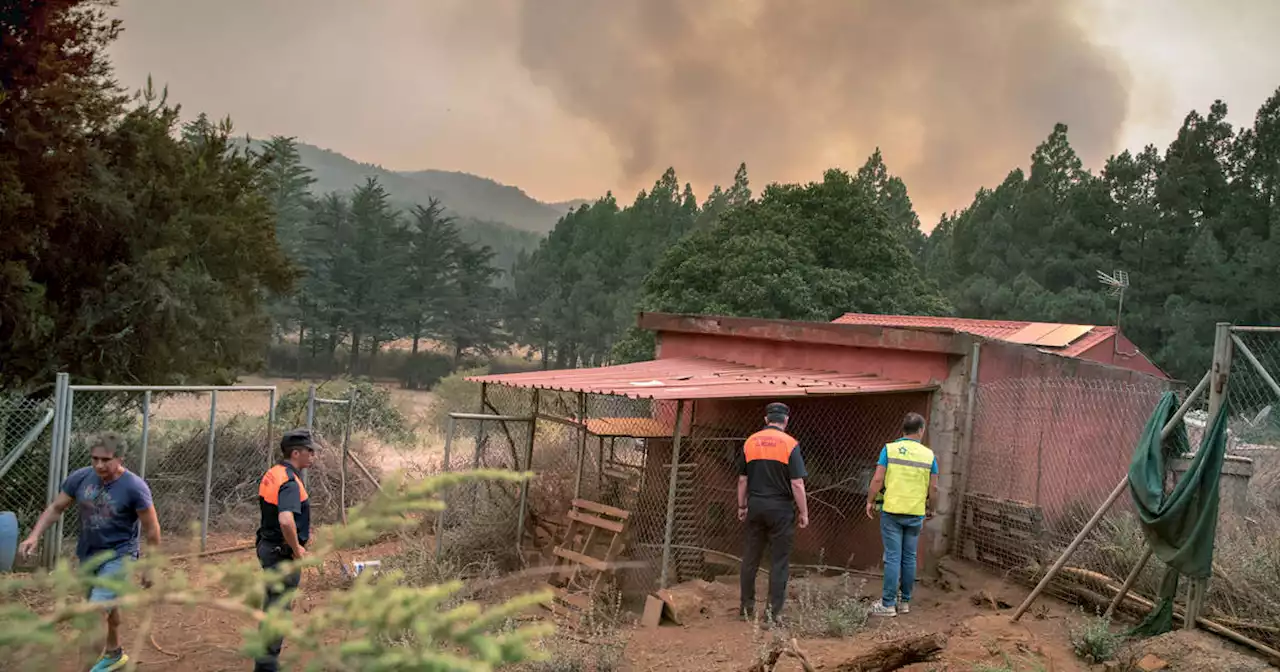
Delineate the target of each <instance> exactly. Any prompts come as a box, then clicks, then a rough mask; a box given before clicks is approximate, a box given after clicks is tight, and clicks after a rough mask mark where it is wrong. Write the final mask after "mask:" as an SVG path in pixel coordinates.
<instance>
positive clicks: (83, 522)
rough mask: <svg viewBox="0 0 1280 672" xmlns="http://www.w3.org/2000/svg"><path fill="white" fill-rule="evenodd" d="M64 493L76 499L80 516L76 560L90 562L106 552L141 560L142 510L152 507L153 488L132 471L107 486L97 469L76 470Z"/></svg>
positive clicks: (63, 488) (63, 486) (68, 477)
mask: <svg viewBox="0 0 1280 672" xmlns="http://www.w3.org/2000/svg"><path fill="white" fill-rule="evenodd" d="M62 491H63V492H64V493H66V494H67V496H68V497H71V498H73V499H75V500H76V511H77V512H78V513H79V514H80V539H79V541H77V542H76V557H78V558H80V560H82V561H83V560H87V559H89V558H91V557H93V556H94V555H97V554H98V553H101V552H103V551H115V554H116V557H122V556H126V555H127V556H129V557H133V558H136V557H138V537H139V533H140V532H141V529H142V525H141V524H140V523H139V522H138V511H145V510H147V509H149V508H151V506H152V504H151V488H149V487H147V482H146V481H144V480H142V478H141V477H139V476H138V475H137V474H135V473H133V472H132V471H125V472H124V473H123V474H120V477H119V478H117V479H115V480H114V481H111V482H110V483H103V482H102V478H101V477H99V476H98V472H96V471H94V470H93V467H84V468H82V469H76V470H75V471H73V472H71V475H70V476H67V480H66V481H65V482H63V484H62Z"/></svg>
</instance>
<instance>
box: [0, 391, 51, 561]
mask: <svg viewBox="0 0 1280 672" xmlns="http://www.w3.org/2000/svg"><path fill="white" fill-rule="evenodd" d="M52 421H53V398H52V397H45V396H39V397H26V396H18V395H0V511H12V512H13V513H14V515H15V516H17V518H18V529H19V530H20V532H21V533H22V534H26V533H27V532H29V531H30V530H31V528H32V527H33V526H34V525H35V522H36V520H37V519H38V518H39V517H40V512H41V510H43V509H44V505H45V502H46V499H47V497H48V488H49V451H50V448H51V437H52V434H53V433H52V431H51V430H50V427H51V425H52ZM19 561H22V559H21V558H19Z"/></svg>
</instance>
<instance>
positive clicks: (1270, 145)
mask: <svg viewBox="0 0 1280 672" xmlns="http://www.w3.org/2000/svg"><path fill="white" fill-rule="evenodd" d="M1226 113H1227V108H1226V105H1225V104H1224V103H1222V102H1215V103H1214V104H1213V105H1212V106H1211V107H1210V109H1209V112H1208V114H1207V115H1202V114H1200V113H1198V112H1192V113H1191V114H1189V115H1188V116H1187V117H1186V120H1185V122H1184V124H1183V125H1182V127H1181V129H1180V130H1179V131H1178V134H1177V137H1176V138H1175V139H1174V140H1173V142H1172V143H1171V144H1170V145H1169V146H1168V147H1167V148H1166V149H1165V150H1164V151H1163V152H1161V151H1160V150H1158V149H1157V148H1155V147H1151V146H1149V147H1146V148H1144V149H1143V150H1142V151H1140V152H1137V153H1133V152H1124V153H1121V154H1119V155H1117V156H1113V157H1111V158H1110V159H1109V160H1108V161H1107V162H1106V164H1105V166H1104V167H1103V168H1102V169H1101V170H1100V171H1099V172H1098V173H1097V174H1096V175H1095V174H1093V173H1091V172H1089V171H1087V170H1084V169H1083V167H1082V164H1081V161H1080V159H1079V157H1078V156H1077V155H1076V153H1075V151H1074V150H1073V149H1072V147H1071V145H1070V142H1069V139H1068V135H1067V128H1066V126H1065V125H1058V126H1056V127H1055V128H1054V129H1053V130H1052V132H1051V133H1050V135H1049V137H1048V138H1047V139H1046V140H1045V141H1044V142H1043V143H1042V144H1041V145H1040V146H1039V147H1037V148H1035V151H1034V152H1033V153H1032V155H1031V163H1030V167H1029V169H1027V170H1023V169H1021V168H1018V169H1015V170H1013V171H1011V172H1010V173H1009V176H1008V177H1007V178H1006V179H1005V180H1004V182H1002V183H1001V184H1000V185H999V186H997V187H995V188H994V189H982V190H980V191H979V192H978V193H977V194H976V196H975V198H974V201H973V203H972V204H971V205H969V206H968V207H967V208H965V209H963V210H961V211H959V212H956V213H952V214H949V215H946V216H944V217H943V218H942V220H941V222H940V223H939V224H938V225H937V226H936V227H935V228H934V229H933V231H932V232H931V233H930V235H928V236H926V235H925V234H924V233H922V232H921V230H920V222H919V218H918V217H917V216H916V214H915V212H914V210H913V209H912V206H911V201H910V198H909V197H908V195H907V188H906V185H905V184H903V182H902V180H900V179H898V178H897V177H895V176H893V175H892V174H890V173H889V171H888V169H887V167H886V166H885V163H884V160H883V157H882V156H881V155H880V153H879V152H878V151H877V152H876V153H875V154H874V155H872V157H871V158H870V159H868V161H867V163H866V164H865V165H864V166H863V167H862V168H861V169H860V170H859V171H858V172H857V173H856V174H854V175H849V174H846V173H843V172H841V171H838V170H832V171H828V172H827V173H826V174H825V175H824V176H823V179H822V181H820V182H816V183H812V184H808V185H772V186H770V187H768V188H766V189H765V190H764V193H763V194H762V195H761V196H760V197H759V198H756V199H753V198H752V197H751V194H750V190H749V189H748V188H747V180H746V170H745V167H744V168H742V169H740V170H739V174H738V179H737V180H736V182H735V186H734V188H732V189H730V190H728V191H722V190H721V189H720V188H719V187H717V188H716V189H715V190H714V191H713V193H712V195H711V197H710V198H708V199H707V201H706V202H705V203H703V205H702V206H695V205H694V203H695V201H694V199H693V195H692V193H691V191H690V190H689V189H688V187H687V185H686V188H685V189H684V191H677V189H676V181H675V175H674V172H672V171H668V173H667V175H665V176H664V177H663V179H662V180H660V181H659V182H658V184H657V185H655V187H654V189H653V190H651V191H650V192H649V193H641V194H640V196H639V197H638V198H637V199H636V202H635V203H634V204H633V205H632V206H630V207H628V208H625V209H620V208H619V207H618V205H617V203H616V202H614V200H613V199H612V197H606V198H605V199H602V200H601V201H598V202H597V203H595V204H593V205H591V206H590V207H585V208H583V209H580V210H578V211H576V212H574V213H572V214H571V215H570V216H568V217H565V218H564V219H563V220H562V221H561V222H560V224H559V225H558V226H557V228H556V229H555V230H554V231H553V232H552V234H551V235H550V237H549V238H548V239H547V240H546V241H545V242H544V243H543V244H542V247H541V248H539V249H538V250H537V251H536V252H535V253H534V254H533V255H531V256H530V257H529V258H527V259H524V260H522V261H521V263H520V266H519V270H518V272H517V273H516V276H515V280H516V289H515V293H514V301H513V304H512V305H513V310H512V311H511V314H512V317H511V318H510V322H511V324H513V325H515V324H517V323H518V324H519V328H518V329H514V333H515V335H516V336H517V337H518V338H519V340H520V341H522V342H523V343H526V344H528V345H530V346H532V347H534V348H536V349H539V350H541V351H542V352H543V353H544V356H545V361H546V364H547V365H554V366H567V365H571V364H591V363H600V362H606V361H629V360H635V359H641V358H645V357H648V356H651V355H652V342H651V340H650V337H648V335H646V334H642V333H637V332H636V331H635V330H634V329H631V326H632V324H633V321H634V314H635V312H636V311H637V310H661V311H678V312H698V313H719V314H731V315H750V316H761V317H777V318H791V319H805V320H829V319H833V318H834V317H836V316H838V315H840V314H841V313H843V312H847V311H860V312H880V313H907V314H913V313H914V314H954V315H960V316H963V317H974V318H990V319H1022V320H1039V321H1062V322H1080V323H1093V324H1114V323H1115V320H1116V318H1117V305H1116V304H1117V300H1116V299H1115V298H1113V297H1112V296H1110V295H1109V294H1108V292H1107V289H1106V288H1105V287H1103V286H1101V285H1100V284H1099V283H1098V280H1097V277H1096V272H1097V271H1099V270H1101V271H1104V272H1108V273H1109V272H1111V271H1112V270H1116V269H1119V270H1124V271H1127V272H1128V274H1129V278H1130V282H1131V287H1130V288H1129V289H1128V291H1127V292H1126V294H1125V302H1124V311H1123V315H1122V316H1121V326H1122V328H1123V330H1124V331H1125V333H1126V334H1127V335H1128V336H1129V337H1130V338H1132V339H1133V340H1134V341H1135V342H1136V343H1137V344H1138V345H1139V347H1141V348H1142V349H1143V350H1144V351H1146V352H1147V353H1148V354H1149V355H1151V356H1152V357H1153V358H1154V359H1155V360H1156V362H1157V363H1158V364H1159V365H1161V366H1162V367H1164V368H1165V369H1166V370H1167V371H1168V372H1169V373H1171V374H1172V375H1174V376H1176V377H1180V378H1184V379H1195V378H1197V377H1198V376H1199V374H1200V373H1201V372H1202V371H1203V370H1204V367H1205V366H1206V365H1207V363H1208V359H1209V357H1210V350H1211V344H1212V338H1213V324H1214V323H1215V322H1217V321H1232V322H1236V323H1241V324H1245V323H1255V324H1276V323H1278V322H1280V295H1277V293H1276V292H1275V288H1276V287H1278V286H1280V91H1278V92H1277V94H1276V95H1275V96H1273V97H1272V98H1271V99H1270V100H1268V101H1267V102H1266V103H1265V104H1264V105H1263V106H1262V108H1261V109H1260V110H1259V111H1258V113H1257V116H1256V118H1255V121H1254V123H1253V125H1252V127H1249V128H1245V129H1242V130H1238V131H1237V130H1236V129H1233V128H1232V127H1231V126H1230V125H1229V124H1228V123H1227V122H1226V121H1225V119H1226ZM629 330H630V331H629Z"/></svg>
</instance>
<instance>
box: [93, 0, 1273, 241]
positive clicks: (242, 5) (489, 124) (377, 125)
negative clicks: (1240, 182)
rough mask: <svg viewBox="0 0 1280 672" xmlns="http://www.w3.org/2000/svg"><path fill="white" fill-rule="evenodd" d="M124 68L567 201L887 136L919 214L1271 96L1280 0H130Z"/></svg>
mask: <svg viewBox="0 0 1280 672" xmlns="http://www.w3.org/2000/svg"><path fill="white" fill-rule="evenodd" d="M116 14H117V16H118V17H119V18H120V19H122V20H123V22H124V28H125V31H124V33H123V34H122V36H121V38H120V40H119V41H118V42H117V43H116V44H115V45H114V46H113V47H112V50H111V57H112V60H113V62H114V64H115V67H116V72H117V77H118V79H119V80H120V82H121V83H122V84H123V85H125V86H128V87H130V88H139V87H141V86H142V85H143V84H144V83H145V82H146V80H147V77H148V76H150V77H152V78H153V80H154V82H155V84H156V85H157V86H167V87H168V90H169V99H170V100H171V101H173V102H178V103H180V104H182V106H183V110H184V116H187V117H190V116H194V114H196V113H198V112H206V113H208V114H209V115H210V116H213V117H223V116H230V117H231V118H232V120H233V121H234V122H235V125H236V128H237V130H238V131H239V132H241V133H248V134H251V135H253V136H255V137H265V136H270V135H277V134H278V135H287V136H294V137H296V138H298V139H299V140H300V141H304V142H308V143H311V144H314V145H318V146H321V147H324V148H327V149H332V150H334V151H338V152H341V153H343V154H345V155H347V156H349V157H351V158H353V159H356V160H359V161H364V162H368V163H376V164H379V165H381V166H383V167H386V168H389V169H393V170H418V169H427V168H432V169H440V170H458V171H464V172H469V173H473V174H477V175H483V176H486V177H490V178H492V179H495V180H497V181H499V182H503V183H506V184H512V185H516V186H519V187H521V188H522V189H524V190H525V191H526V192H528V193H529V194H530V195H531V196H533V197H535V198H538V199H540V200H543V201H548V202H553V201H560V200H568V199H572V198H595V197H598V196H601V195H603V194H604V193H605V192H606V191H609V190H612V191H614V192H615V193H616V194H618V195H619V197H620V199H621V200H624V201H627V200H629V199H630V197H631V196H632V195H634V193H635V192H636V191H638V190H639V189H642V188H644V187H647V186H648V185H650V184H652V183H653V181H654V180H655V179H657V177H658V176H659V175H660V174H661V173H662V172H663V171H664V170H665V169H666V168H667V167H668V166H673V167H674V168H675V169H676V172H677V175H678V176H679V177H680V179H681V180H682V181H688V182H692V183H693V186H694V189H695V192H696V193H698V194H699V195H705V194H706V193H707V192H708V191H709V190H710V188H711V186H712V185H713V184H726V183H729V182H731V181H732V177H733V173H734V170H735V169H736V168H737V166H738V164H739V163H740V162H743V161H745V162H746V163H747V166H748V171H749V173H750V175H751V178H752V183H753V186H754V187H755V189H756V190H757V191H758V190H759V189H760V188H761V187H762V186H763V185H764V184H767V183H769V182H773V181H785V182H795V181H809V180H815V179H820V177H821V174H822V171H823V170H825V169H827V168H830V167H840V168H844V169H846V170H850V171H852V170H856V169H857V168H858V166H860V165H861V164H862V162H863V161H864V160H865V158H866V157H867V156H868V155H869V154H870V153H871V152H872V151H874V149H876V148H877V147H880V148H881V149H882V151H883V154H884V157H885V161H886V163H887V164H888V167H889V170H890V171H891V172H893V173H895V174H898V175H900V176H901V177H903V179H904V180H905V181H906V183H907V187H908V190H909V192H910V195H911V197H912V199H913V201H914V202H915V205H916V209H917V211H918V212H919V213H920V215H921V219H922V222H923V225H924V227H925V228H926V229H928V228H932V226H933V224H934V223H936V221H937V218H938V217H939V215H940V214H942V213H944V212H948V211H952V210H956V209H960V208H963V207H964V206H966V205H967V204H968V203H969V201H970V200H971V199H972V196H973V193H974V192H975V191H976V190H977V189H978V188H979V187H981V186H994V185H995V184H998V183H999V182H1000V181H1001V180H1002V179H1003V178H1004V176H1005V175H1006V174H1007V173H1008V171H1009V170H1010V169H1012V168H1014V167H1016V166H1025V165H1026V164H1027V162H1028V157H1029V155H1030V154H1031V152H1032V151H1033V150H1034V148H1035V145H1036V144H1038V143H1039V142H1040V141H1041V140H1043V139H1044V138H1045V137H1047V136H1048V134H1049V132H1050V131H1051V130H1052V127H1053V124H1054V123H1055V122H1058V121H1061V122H1064V123H1067V124H1068V125H1069V126H1070V129H1071V140H1072V144H1073V146H1074V147H1075V148H1076V150H1077V151H1078V152H1079V153H1080V155H1081V157H1082V159H1083V160H1084V162H1085V165H1086V167H1089V168H1093V169H1097V168H1098V167H1100V166H1101V165H1102V163H1103V162H1104V161H1105V159H1106V157H1107V156H1110V155H1111V154H1114V153H1117V152H1119V151H1121V150H1123V149H1126V148H1129V149H1140V148H1141V147H1142V146H1143V145H1144V144H1147V143H1154V144H1156V145H1157V146H1158V147H1161V148H1163V147H1164V146H1166V145H1167V144H1168V143H1169V141H1170V140H1172V139H1173V136H1174V134H1175V132H1176V130H1177V128H1178V126H1179V124H1180V123H1181V120H1182V119H1183V117H1184V116H1185V115H1186V114H1187V113H1188V112H1189V111H1190V110H1192V109H1200V110H1205V109H1207V108H1208V106H1209V104H1210V103H1211V102H1212V101H1213V100H1215V99H1218V98H1221V99H1223V100H1225V101H1226V102H1227V103H1228V105H1229V106H1230V109H1231V117H1230V119H1231V121H1232V122H1233V123H1236V124H1237V125H1239V124H1249V123H1251V121H1252V117H1253V114H1254V112H1255V111H1256V110H1257V108H1258V107H1259V105H1261V103H1262V102H1263V101H1264V100H1265V99H1266V98H1268V97H1269V96H1270V95H1272V94H1273V93H1274V92H1275V91H1276V89H1277V87H1280V41H1276V40H1274V39H1273V36H1272V34H1271V33H1270V32H1269V30H1268V29H1269V27H1273V26H1276V25H1280V2H1273V1H1271V0H1217V1H1216V2H1210V1H1209V0H1074V1H1073V0H892V1H890V0H885V1H883V2H881V1H878V0H698V1H697V2H686V1H684V0H378V1H376V2H350V0H272V1H271V2H260V1H258V0H120V6H119V7H118V9H117V10H116Z"/></svg>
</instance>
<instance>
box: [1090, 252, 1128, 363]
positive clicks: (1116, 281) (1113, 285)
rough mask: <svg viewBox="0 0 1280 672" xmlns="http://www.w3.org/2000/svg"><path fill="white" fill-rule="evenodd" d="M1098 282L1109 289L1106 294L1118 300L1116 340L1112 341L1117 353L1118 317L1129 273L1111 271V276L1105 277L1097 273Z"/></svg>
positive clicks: (1122, 310)
mask: <svg viewBox="0 0 1280 672" xmlns="http://www.w3.org/2000/svg"><path fill="white" fill-rule="evenodd" d="M1098 282H1101V283H1102V284H1104V285H1106V286H1107V287H1109V288H1110V291H1108V292H1107V293H1108V294H1109V295H1111V296H1116V297H1119V298H1120V301H1119V305H1117V306H1116V338H1115V339H1113V341H1112V342H1113V343H1114V344H1115V349H1116V351H1117V352H1119V348H1120V315H1121V313H1123V312H1124V290H1126V289H1129V273H1128V272H1127V271H1120V270H1117V271H1113V272H1112V273H1111V275H1107V274H1106V273H1103V272H1102V271H1098Z"/></svg>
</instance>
